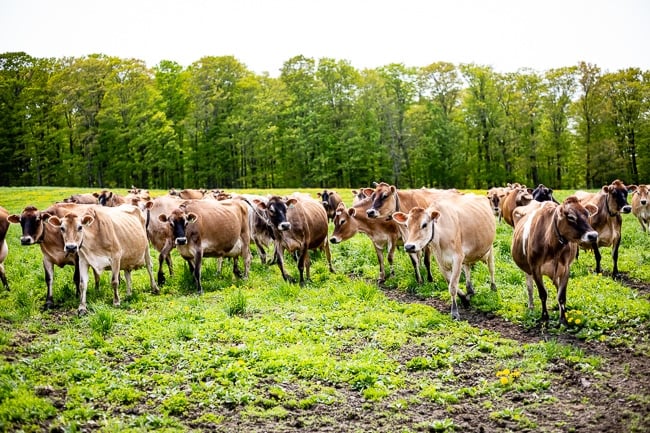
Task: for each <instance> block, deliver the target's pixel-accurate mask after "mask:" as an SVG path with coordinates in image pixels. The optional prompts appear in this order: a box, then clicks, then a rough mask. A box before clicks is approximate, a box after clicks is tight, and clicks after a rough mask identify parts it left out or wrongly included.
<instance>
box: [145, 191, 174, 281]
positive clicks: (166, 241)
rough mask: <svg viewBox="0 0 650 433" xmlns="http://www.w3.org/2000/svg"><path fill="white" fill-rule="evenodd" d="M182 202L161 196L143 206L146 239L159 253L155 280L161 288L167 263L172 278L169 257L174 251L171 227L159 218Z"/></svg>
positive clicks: (172, 271) (172, 269)
mask: <svg viewBox="0 0 650 433" xmlns="http://www.w3.org/2000/svg"><path fill="white" fill-rule="evenodd" d="M182 202H183V201H182V200H180V199H179V198H176V197H174V196H161V197H156V198H154V199H153V200H149V201H147V202H146V204H145V209H146V212H147V217H146V224H145V225H146V227H147V237H148V238H149V241H150V242H151V245H153V247H154V248H155V249H156V251H158V253H159V254H158V274H157V280H158V284H159V285H161V286H162V285H163V284H165V274H164V272H163V264H164V263H167V269H168V270H169V276H170V277H172V276H174V265H173V261H172V257H171V251H172V250H173V249H174V239H173V237H172V229H171V226H170V225H169V224H168V223H167V222H162V221H160V219H159V216H160V215H168V214H170V213H171V211H172V210H174V209H176V208H177V207H178V206H179V205H180V204H181V203H182Z"/></svg>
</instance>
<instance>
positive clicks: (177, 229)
mask: <svg viewBox="0 0 650 433" xmlns="http://www.w3.org/2000/svg"><path fill="white" fill-rule="evenodd" d="M198 218H199V217H198V215H196V214H195V213H194V212H188V213H186V212H185V210H184V209H181V208H177V209H174V210H173V211H172V212H171V214H169V215H165V214H161V215H159V216H158V220H159V221H160V222H163V223H165V222H166V223H169V225H170V226H171V231H172V239H173V241H174V244H175V245H187V234H186V229H187V225H188V224H194V223H195V222H196V221H197V220H198Z"/></svg>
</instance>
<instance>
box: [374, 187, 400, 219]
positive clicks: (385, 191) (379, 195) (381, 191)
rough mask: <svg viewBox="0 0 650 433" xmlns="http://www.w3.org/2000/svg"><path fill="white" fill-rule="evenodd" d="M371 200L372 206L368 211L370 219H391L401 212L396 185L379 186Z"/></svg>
mask: <svg viewBox="0 0 650 433" xmlns="http://www.w3.org/2000/svg"><path fill="white" fill-rule="evenodd" d="M371 198H372V206H370V209H368V210H367V211H366V213H367V214H368V217H370V218H379V217H389V216H390V215H391V214H392V213H393V212H395V211H396V210H399V202H398V197H397V188H396V187H395V186H394V185H388V184H387V183H386V182H381V183H379V184H377V187H376V188H375V190H374V191H373V192H372V195H371Z"/></svg>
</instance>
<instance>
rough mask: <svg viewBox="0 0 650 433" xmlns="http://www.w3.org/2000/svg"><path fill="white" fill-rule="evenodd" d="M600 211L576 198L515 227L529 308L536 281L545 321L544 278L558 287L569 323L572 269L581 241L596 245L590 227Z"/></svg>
mask: <svg viewBox="0 0 650 433" xmlns="http://www.w3.org/2000/svg"><path fill="white" fill-rule="evenodd" d="M596 212H598V209H597V207H596V206H594V205H592V204H586V205H584V206H583V205H582V204H581V203H580V202H579V201H578V199H577V198H576V197H575V196H570V197H568V198H567V199H566V200H564V202H563V203H562V204H559V205H558V204H556V203H554V202H544V204H543V205H542V206H541V207H540V208H538V209H536V210H533V211H532V212H530V213H528V214H527V215H525V216H524V217H523V219H522V220H521V221H520V222H519V223H518V224H517V225H516V226H515V230H514V233H513V237H512V245H511V252H512V257H513V259H514V261H515V263H516V264H517V266H519V267H520V268H521V270H523V271H524V272H525V273H526V286H527V288H528V308H530V309H532V308H533V281H534V282H535V285H537V290H538V292H539V298H540V300H541V302H542V317H541V319H542V321H544V322H548V318H549V317H548V310H547V309H546V298H547V291H546V288H545V287H544V276H547V277H549V278H550V279H551V281H552V282H553V284H554V285H555V287H556V288H557V302H558V305H559V307H560V323H561V324H564V325H567V321H566V316H565V312H566V288H567V283H568V282H569V270H570V267H571V263H573V260H575V257H576V253H577V251H578V242H587V243H592V242H596V241H597V238H598V233H597V232H596V231H595V230H594V229H593V228H592V226H591V225H590V224H589V216H590V214H591V215H593V214H595V213H596Z"/></svg>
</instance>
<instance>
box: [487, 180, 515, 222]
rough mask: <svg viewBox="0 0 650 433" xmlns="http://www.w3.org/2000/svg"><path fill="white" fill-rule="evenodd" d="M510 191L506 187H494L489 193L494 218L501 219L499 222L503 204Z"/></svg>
mask: <svg viewBox="0 0 650 433" xmlns="http://www.w3.org/2000/svg"><path fill="white" fill-rule="evenodd" d="M509 191H510V188H508V187H504V186H495V187H492V188H490V189H489V190H488V192H487V197H488V200H489V201H490V205H491V206H492V213H493V214H494V216H496V217H498V218H499V222H501V218H502V215H501V202H502V201H503V199H504V198H505V197H506V195H508V192H509Z"/></svg>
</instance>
